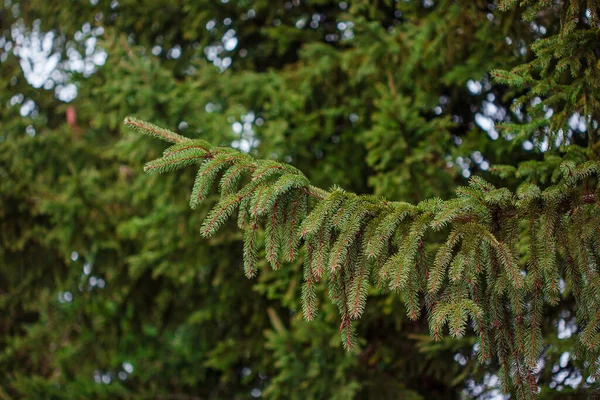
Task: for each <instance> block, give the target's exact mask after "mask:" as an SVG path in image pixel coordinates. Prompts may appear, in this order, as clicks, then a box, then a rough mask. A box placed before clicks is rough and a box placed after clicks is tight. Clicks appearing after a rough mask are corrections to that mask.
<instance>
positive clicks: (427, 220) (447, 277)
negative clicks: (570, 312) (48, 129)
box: [125, 1, 600, 399]
mask: <svg viewBox="0 0 600 400" xmlns="http://www.w3.org/2000/svg"><path fill="white" fill-rule="evenodd" d="M516 3H517V2H516V1H504V2H502V3H501V4H500V9H502V10H504V11H506V10H511V9H512V8H514V7H515V5H516ZM523 3H524V4H523V5H525V6H527V10H526V12H525V13H524V14H523V18H524V19H525V20H528V21H534V20H536V19H537V18H538V17H539V15H540V14H543V13H545V12H546V11H547V10H548V9H552V8H554V7H555V6H554V5H553V4H551V3H548V2H543V1H541V2H533V1H532V2H528V1H526V2H523ZM560 12H561V26H560V30H559V31H558V32H556V33H555V34H554V35H551V36H549V37H546V38H543V39H538V40H536V41H535V42H534V43H533V44H532V46H531V48H532V50H533V51H534V57H533V59H532V60H531V61H529V62H526V63H523V64H521V65H518V66H516V67H515V68H513V69H512V70H510V71H504V70H494V71H492V72H491V74H492V76H493V77H494V78H495V79H496V81H497V82H499V83H503V84H506V85H508V87H510V88H512V89H513V91H511V92H509V93H515V92H516V91H520V92H521V95H520V96H519V97H518V98H517V99H516V100H515V101H514V103H513V105H512V109H513V110H514V112H515V114H516V115H517V116H519V115H523V111H522V110H523V108H528V110H527V114H526V115H527V117H526V118H525V119H524V120H523V119H522V118H521V119H519V118H517V121H514V122H507V123H504V124H503V125H502V133H503V134H504V135H505V137H508V138H509V140H510V141H511V143H512V144H513V145H522V144H523V143H524V142H526V141H527V142H528V143H530V144H533V146H535V147H536V148H538V149H540V150H541V152H542V153H543V158H542V159H533V160H525V161H521V162H519V163H518V164H517V165H497V166H494V168H493V172H495V173H496V174H497V175H498V176H500V177H501V178H509V177H515V178H517V179H518V180H519V183H518V185H517V189H516V190H514V191H511V190H509V189H507V188H506V187H498V186H496V185H493V184H492V183H490V182H489V181H487V180H485V179H483V178H481V177H479V176H473V177H472V178H471V179H470V180H469V183H468V185H466V186H461V187H458V188H457V189H456V197H455V198H453V199H448V200H442V199H439V198H430V199H425V200H422V201H420V202H418V203H409V202H404V201H390V200H387V199H386V198H383V197H380V196H375V195H359V194H355V193H352V192H348V191H346V190H344V189H342V188H341V187H338V186H333V187H332V188H331V189H329V190H323V189H321V188H319V187H317V186H314V185H312V184H311V182H310V180H309V179H308V178H307V177H306V176H305V175H304V174H303V173H302V172H301V170H299V169H298V168H295V167H294V166H292V165H290V164H286V163H283V162H278V161H274V160H261V159H256V158H253V157H252V156H251V155H249V154H247V153H246V152H241V151H238V150H234V149H231V148H229V147H218V146H213V145H211V144H210V143H208V142H206V141H204V140H201V139H188V138H186V137H184V136H181V135H179V134H176V133H174V132H172V131H169V130H167V129H163V128H160V127H157V126H155V125H152V124H150V123H148V122H143V121H140V120H137V119H135V118H126V119H125V125H128V126H129V127H131V128H133V129H135V130H137V131H139V132H141V133H144V134H148V135H151V136H155V137H158V138H160V139H162V140H164V141H167V142H170V143H172V146H170V147H169V148H167V149H166V150H165V151H164V153H163V156H162V157H161V158H158V159H156V160H154V161H152V162H149V163H148V164H146V166H145V168H144V169H145V171H146V172H148V173H150V174H154V173H164V172H170V171H174V170H177V169H180V168H184V167H188V166H194V165H197V166H198V170H197V174H196V179H195V181H194V185H193V189H192V191H191V197H190V207H191V208H196V207H197V206H198V204H199V203H200V202H201V201H204V200H206V199H207V198H208V196H209V195H210V193H211V192H212V190H213V188H214V187H218V191H219V193H220V199H219V201H218V202H217V203H216V204H215V205H214V206H213V208H212V209H211V211H210V212H209V213H208V214H207V215H206V217H205V219H204V222H203V223H202V226H201V228H200V234H201V235H202V236H203V237H205V238H209V237H212V236H213V235H214V234H215V233H216V232H217V231H218V230H219V229H220V228H221V227H223V226H224V225H225V224H227V221H228V219H229V218H230V217H232V216H233V215H235V214H237V225H238V227H239V228H240V229H242V230H243V231H244V245H243V257H244V272H245V274H246V276H247V277H249V278H252V277H255V276H256V275H257V273H258V260H259V258H260V256H261V255H262V256H264V258H265V259H266V261H267V262H268V264H270V266H271V267H272V268H273V269H274V270H279V269H280V268H282V264H284V263H290V262H293V261H294V260H296V259H297V258H298V257H300V256H301V257H303V265H304V267H303V271H304V272H303V283H302V311H303V315H304V318H305V319H307V320H309V321H311V320H313V319H315V316H316V315H317V313H318V303H319V301H320V300H321V299H320V298H319V296H318V295H317V288H318V287H319V286H326V288H327V293H328V297H329V299H330V301H332V302H333V304H335V306H336V307H337V309H338V312H339V316H340V321H341V323H340V326H339V330H340V333H341V340H342V344H343V345H344V347H345V348H346V349H348V350H353V349H354V348H355V346H356V333H355V330H354V324H355V322H354V321H356V320H358V319H360V317H361V316H362V314H363V312H364V310H365V305H366V303H367V298H368V294H369V287H370V286H375V287H377V288H378V289H381V290H388V291H392V292H395V293H397V294H398V295H399V296H400V297H401V299H402V301H403V303H404V305H405V307H406V313H407V316H408V318H410V319H411V320H415V319H418V318H419V317H420V316H421V314H422V313H423V312H424V311H425V313H426V318H427V320H428V324H429V329H430V334H431V336H432V337H433V338H434V339H436V340H440V339H441V338H442V336H443V335H444V334H445V333H446V330H447V332H448V334H449V335H451V336H453V337H457V338H460V337H462V336H463V335H465V333H466V332H467V331H473V332H474V334H475V335H476V336H477V344H476V347H477V354H478V357H479V360H480V362H481V363H489V362H490V361H492V360H493V362H494V363H496V362H497V364H498V366H499V368H498V373H499V375H500V376H501V379H502V389H503V391H504V392H505V393H512V394H514V395H516V397H517V398H520V399H521V398H522V399H526V398H534V397H536V395H537V394H538V393H539V392H540V388H539V387H538V383H537V381H538V374H539V372H540V370H541V368H542V366H543V365H542V364H543V357H542V355H543V349H544V339H543V334H542V328H543V326H542V325H543V315H544V309H545V308H547V307H548V306H556V305H557V304H559V302H561V300H562V299H564V298H567V297H571V296H572V297H573V299H574V302H575V303H574V304H575V308H576V310H577V316H576V324H577V326H578V328H579V330H580V335H579V337H578V341H577V345H576V348H575V349H574V353H575V357H576V358H577V359H579V360H582V361H583V365H584V366H585V371H584V373H585V375H584V378H585V379H586V381H587V382H593V381H595V380H598V379H600V361H599V360H600V310H599V309H598V305H599V304H600V297H599V296H600V278H599V276H598V273H599V272H598V267H597V263H598V259H599V257H600V231H599V230H598V227H599V226H600V212H599V210H598V195H599V194H600V192H599V190H600V189H599V188H598V172H599V169H600V164H599V162H598V145H597V141H596V140H597V139H596V136H597V131H598V124H599V121H600V119H599V118H600V103H599V101H598V98H599V96H600V76H599V73H600V59H599V54H600V48H599V47H598V45H599V43H600V26H599V22H598V21H599V18H600V14H599V11H598V6H597V4H596V3H595V2H594V1H581V2H580V1H573V2H565V3H564V4H562V5H561V6H560ZM389 84H390V88H391V89H392V90H393V91H394V92H395V91H396V90H397V89H396V88H395V87H394V84H393V80H392V78H390V81H389ZM394 94H395V93H394ZM398 112H400V113H401V112H402V111H398ZM573 118H575V119H577V118H581V119H582V123H583V124H584V130H585V131H586V135H584V136H583V135H582V136H581V137H575V134H574V133H573V131H572V130H571V129H570V124H572V123H573V122H572V121H573ZM436 128H437V129H440V128H441V129H443V127H439V126H438V127H436ZM580 141H583V142H585V143H583V144H582V143H578V142H580ZM410 178H411V179H415V177H414V176H410Z"/></svg>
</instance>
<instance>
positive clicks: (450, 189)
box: [0, 0, 598, 398]
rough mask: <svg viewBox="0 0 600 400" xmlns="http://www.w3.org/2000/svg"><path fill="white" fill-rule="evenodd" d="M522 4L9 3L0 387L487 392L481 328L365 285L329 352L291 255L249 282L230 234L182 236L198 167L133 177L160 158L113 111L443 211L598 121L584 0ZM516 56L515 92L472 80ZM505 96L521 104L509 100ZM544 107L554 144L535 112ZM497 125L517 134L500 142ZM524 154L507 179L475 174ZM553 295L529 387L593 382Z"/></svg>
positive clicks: (570, 309) (230, 230)
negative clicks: (350, 330)
mask: <svg viewBox="0 0 600 400" xmlns="http://www.w3.org/2000/svg"><path fill="white" fill-rule="evenodd" d="M531 3H532V4H529V5H528V8H519V7H511V8H509V10H508V11H504V12H500V11H499V10H497V5H496V4H494V3H493V2H487V1H481V2H479V1H476V2H473V1H469V2H450V1H440V2H430V1H423V2H392V1H381V2H377V3H374V4H370V2H361V1H356V2H337V1H335V2H328V1H318V2H309V3H308V4H307V3H304V2H297V1H285V2H284V1H276V2H273V1H254V2H227V1H226V2H223V1H222V2H212V1H193V2H192V1H189V2H188V1H180V2H176V3H173V2H162V1H152V2H145V4H144V7H140V6H139V4H138V2H134V1H119V2H117V1H113V2H110V3H108V2H103V1H99V2H98V1H90V2H78V3H70V4H69V7H65V6H64V4H62V2H48V1H37V0H33V1H27V2H15V1H5V2H4V5H3V8H2V11H1V18H0V25H1V31H2V35H1V38H0V45H1V46H0V62H1V64H0V65H1V68H2V76H3V77H7V79H3V80H2V89H1V90H0V100H1V101H2V104H4V105H6V107H3V108H2V109H0V113H1V118H2V121H3V123H2V126H3V129H2V139H1V140H2V145H1V147H0V149H1V151H0V174H1V175H2V180H1V181H0V191H1V192H2V197H1V201H2V206H1V207H0V209H1V210H2V212H1V214H0V224H1V226H0V232H1V233H0V234H1V235H2V242H1V243H2V246H0V256H1V257H2V267H1V269H0V274H1V276H2V279H1V280H0V282H1V283H0V296H1V297H0V301H1V302H2V304H3V305H4V309H6V310H8V312H6V313H4V314H3V316H2V324H1V325H0V326H1V328H0V329H1V332H2V339H1V343H2V354H1V356H0V365H1V366H2V367H1V368H2V370H3V371H4V372H5V373H3V374H2V377H1V378H0V379H1V380H0V382H1V383H0V387H2V388H3V389H2V392H1V393H0V394H1V395H3V396H4V397H8V396H12V397H22V396H25V397H36V396H37V397H48V396H53V397H58V398H60V397H73V396H81V397H84V396H87V397H89V396H95V397H114V396H121V397H126V396H129V395H134V396H140V397H142V396H165V397H167V396H178V395H181V396H183V395H185V396H190V397H193V396H196V397H213V398H221V397H226V398H227V397H248V395H251V396H255V397H256V396H261V395H262V396H266V397H272V398H289V397H298V398H306V397H314V398H322V397H335V398H354V397H365V398H366V397H370V396H374V395H375V394H377V396H378V397H383V396H386V395H387V396H388V397H390V398H398V397H401V398H410V397H413V398H420V397H422V398H436V397H438V398H450V397H460V396H461V395H468V396H479V397H482V398H485V397H489V396H492V395H494V394H495V393H496V390H497V380H498V379H497V375H496V373H497V371H498V365H497V364H496V362H494V361H491V362H489V363H487V364H480V363H478V362H477V356H476V350H475V348H474V344H475V343H476V340H477V339H476V337H474V336H473V335H471V334H468V335H466V336H464V337H462V338H460V339H453V338H444V339H443V340H442V341H441V342H433V341H432V340H431V339H430V337H429V330H428V327H427V321H426V320H423V319H421V320H418V321H415V322H413V321H411V320H410V319H409V318H408V317H407V316H406V315H407V314H406V309H405V306H404V304H403V302H402V299H401V298H400V297H399V296H397V295H390V294H387V293H380V292H376V291H374V292H373V293H372V294H371V296H370V298H369V303H370V306H369V309H368V310H367V311H366V312H365V314H364V316H363V317H362V319H361V321H360V323H359V324H357V326H356V329H357V337H358V338H359V351H358V352H357V353H347V352H346V351H345V350H344V349H343V347H342V344H341V342H340V340H339V334H338V326H339V325H338V323H339V317H338V311H337V309H336V307H335V306H334V305H332V304H329V303H328V302H322V303H323V304H322V306H321V308H320V312H319V315H318V317H317V318H316V320H315V321H313V322H310V323H307V322H305V321H304V320H303V318H302V306H301V300H300V299H301V291H302V289H301V282H302V279H303V270H302V262H301V260H298V261H296V262H294V263H292V264H291V265H288V266H286V267H285V268H281V270H280V271H277V272H273V271H270V270H269V269H268V268H264V267H266V264H267V262H266V261H265V259H264V257H260V261H259V263H262V265H259V271H260V273H259V274H258V277H257V278H256V279H255V280H252V281H250V280H247V279H246V278H245V277H244V275H243V262H242V239H243V238H242V234H241V233H239V232H238V230H237V228H236V226H235V221H233V222H232V223H231V224H230V225H227V227H226V228H225V229H223V230H222V231H220V232H219V233H218V234H217V235H216V236H214V237H213V238H212V239H211V240H210V241H203V240H200V238H199V236H198V227H200V226H201V220H202V219H203V217H204V215H205V214H206V213H207V212H208V208H204V207H205V206H200V211H199V212H191V211H189V210H188V204H187V201H186V197H189V195H190V194H191V192H190V191H191V188H192V185H193V182H194V172H193V171H190V170H187V171H185V172H183V173H179V174H172V175H168V176H161V177H155V176H151V177H148V176H146V175H144V174H142V173H141V168H142V164H143V163H144V162H145V161H147V160H148V159H151V158H156V157H158V156H159V154H160V153H161V152H162V150H163V148H162V146H161V145H160V143H154V142H151V141H148V140H145V139H141V138H139V137H138V136H139V135H137V134H135V133H132V132H130V131H128V130H127V129H123V127H122V126H121V121H122V119H123V117H124V116H125V115H135V116H137V117H139V118H141V119H145V120H151V121H152V122H153V123H155V124H157V125H160V126H165V127H169V128H171V129H173V130H179V131H180V132H182V133H183V134H185V135H187V136H189V137H193V138H201V139H204V140H207V141H208V142H210V143H213V144H217V145H222V146H229V145H233V147H236V148H238V149H240V150H243V151H245V152H249V153H250V154H252V155H253V156H257V157H260V158H268V159H274V160H281V161H285V162H287V163H291V164H293V165H294V166H295V167H296V168H298V169H299V170H301V171H303V172H304V173H305V174H306V176H307V177H308V178H309V179H310V181H311V182H312V183H313V184H314V185H316V186H319V187H324V188H327V187H330V186H331V185H332V184H337V185H340V186H341V187H343V188H344V189H346V190H349V191H352V192H356V193H359V194H365V193H374V194H376V195H385V196H386V197H388V198H390V199H394V200H398V201H409V202H411V203H417V202H419V201H421V200H423V199H427V198H430V197H432V196H438V197H441V198H444V199H448V198H452V197H454V194H455V190H456V188H457V186H459V185H464V184H466V182H467V180H466V178H467V177H469V176H470V175H472V174H478V175H481V176H484V177H485V178H486V179H488V180H490V181H491V182H492V183H494V184H497V185H499V186H500V185H501V186H508V187H509V188H511V189H516V187H517V185H518V184H519V183H520V182H521V180H522V178H523V176H532V178H531V179H532V180H533V181H535V182H537V183H539V184H541V185H547V184H548V182H549V180H550V177H551V175H552V174H553V172H554V171H555V169H556V167H557V166H558V165H559V164H560V162H562V159H559V158H552V157H555V156H556V153H557V152H556V151H555V147H558V146H559V145H560V144H564V143H567V142H569V143H578V144H582V145H587V144H588V143H589V142H590V140H589V138H590V137H593V136H592V134H593V133H592V131H593V130H594V129H597V122H596V125H594V123H595V122H594V121H597V119H598V117H597V114H594V112H593V111H595V110H596V112H597V110H598V108H597V106H596V105H595V103H594V101H595V100H594V99H597V98H598V97H597V95H596V96H595V97H594V93H595V94H597V93H598V92H597V91H598V88H597V82H598V80H597V79H596V75H595V74H597V71H598V66H597V64H594V63H593V61H594V60H595V61H596V63H597V59H595V58H594V57H597V56H596V54H597V52H598V50H597V43H598V41H597V40H596V41H594V39H595V38H596V39H597V37H598V27H597V23H596V22H594V21H595V20H593V19H592V16H595V15H596V9H595V8H594V2H593V1H591V2H587V3H586V2H581V3H578V2H573V3H572V4H574V5H577V4H580V6H579V7H578V8H577V7H570V8H569V7H563V4H554V5H551V6H546V8H540V7H538V3H534V2H531ZM588 3H589V4H588ZM539 4H540V5H545V2H540V3H539ZM569 4H571V3H569ZM562 10H565V15H566V16H563V25H562V26H561V25H560V24H559V17H560V15H561V11H562ZM523 12H527V13H528V14H527V15H525V16H526V17H528V18H529V20H525V19H524V18H523ZM576 17H578V18H576ZM575 20H577V22H576V23H575V24H572V23H571V22H570V21H575ZM561 29H562V31H561ZM573 35H575V37H573ZM541 38H549V39H548V40H546V41H538V42H535V43H536V44H538V45H537V47H536V50H538V57H536V58H534V55H533V52H532V48H531V47H529V44H530V43H532V42H533V41H534V40H536V39H541ZM557 40H558V41H559V43H556V41H557ZM544 43H546V45H544ZM569 46H570V47H569ZM573 46H574V47H575V48H573ZM553 49H554V50H556V49H562V50H561V52H559V53H553ZM582 51H584V53H583V54H584V55H583V56H582V55H581V54H582ZM568 56H571V57H574V58H571V59H568V58H567V57H568ZM544 57H546V58H544ZM564 60H567V61H564ZM574 61H579V62H580V63H581V66H580V67H577V64H575V66H574V68H575V70H573V69H571V71H568V72H570V73H571V76H573V77H569V75H568V74H567V73H565V72H564V68H563V67H564V66H565V65H568V66H572V65H573V62H574ZM527 62H533V64H525V63H527ZM536 63H537V64H536ZM519 65H530V67H527V68H524V69H521V70H516V71H514V72H512V73H511V74H510V75H509V74H508V73H499V74H497V75H498V76H499V77H500V79H501V80H502V79H504V80H505V81H507V82H509V83H511V84H512V86H507V85H504V84H502V82H500V83H498V82H496V83H495V82H494V81H493V80H492V79H491V77H490V75H489V72H490V71H491V70H493V69H503V70H511V69H512V68H513V67H516V66H519ZM538 66H539V67H538ZM540 68H542V69H541V71H542V73H541V74H540V73H539V71H540ZM544 68H545V70H544ZM577 68H579V69H577ZM530 71H534V72H533V73H531V72H530ZM553 74H554V75H553ZM581 74H583V75H581ZM548 79H551V80H550V82H551V84H547V82H548ZM516 83H522V86H521V87H518V86H515V84H516ZM532 86H533V87H535V88H536V89H535V90H531V87H532ZM569 88H579V91H577V90H573V91H569V92H567V93H566V94H564V93H565V91H566V90H569ZM561 93H562V94H561ZM584 93H585V94H586V96H585V97H584V99H585V101H582V102H581V104H582V105H583V106H582V108H580V109H579V108H574V107H573V105H574V104H577V101H578V100H580V99H582V98H583V97H582V95H583V94H584ZM75 95H76V96H75ZM521 95H526V96H531V97H526V98H524V101H523V102H522V103H523V104H522V106H521V107H520V108H519V109H511V108H510V106H511V105H512V104H513V102H514V99H516V98H518V97H519V96H521ZM553 96H554V97H553ZM565 99H566V100H565ZM541 100H544V101H543V102H542V101H541ZM66 102H68V103H70V106H71V107H73V109H74V110H76V114H77V122H76V125H74V124H73V123H71V124H69V122H68V121H67V119H66V118H65V113H66V109H67V106H66V104H65V103H66ZM550 109H552V111H550ZM575 111H577V112H578V113H579V114H574V113H575ZM550 112H552V113H554V114H553V118H550V119H549V121H551V123H552V124H555V123H556V124H557V125H551V127H550V128H548V129H551V131H552V132H559V128H560V127H562V128H563V130H562V139H561V140H562V142H556V143H557V146H554V143H555V140H556V139H558V136H548V135H544V134H543V132H544V130H543V126H542V124H541V123H539V121H540V118H539V115H545V114H547V113H550ZM561 115H562V119H560V118H558V116H561ZM586 118H588V119H587V121H586ZM501 121H510V122H519V123H522V122H529V123H528V124H520V125H519V126H520V128H519V132H522V134H520V135H518V136H516V137H515V133H516V132H517V129H516V128H515V127H513V126H511V128H512V129H510V130H507V131H506V133H504V132H503V134H501V133H499V132H498V130H497V127H496V126H495V123H496V122H501ZM557 121H558V122H557ZM536 123H537V125H536ZM534 130H535V131H536V132H540V133H538V134H532V132H533V131H534ZM550 139H551V140H550ZM591 143H592V145H593V143H594V142H591ZM592 148H593V147H592ZM540 150H545V152H544V151H540ZM548 150H552V151H548ZM545 154H546V155H545ZM549 154H552V155H553V156H550V155H549ZM586 157H587V156H586ZM521 161H529V164H521V165H524V167H521V168H520V169H519V170H518V171H519V172H518V174H519V175H518V176H517V177H516V178H518V179H516V178H515V177H509V178H508V182H507V181H505V180H503V181H500V180H499V179H498V178H495V177H492V176H489V174H488V173H487V171H488V170H489V168H490V166H491V165H500V164H510V165H519V163H520V162H521ZM542 161H543V162H542ZM527 166H529V169H530V170H532V171H533V172H534V173H536V174H537V175H530V174H529V172H528V171H527V169H526V168H527ZM522 168H525V169H522ZM503 171H504V172H506V175H507V176H508V175H510V174H509V172H510V169H504V170H503ZM592 187H595V186H592ZM216 199H217V197H214V198H212V197H211V198H210V199H209V200H216ZM440 239H441V238H440ZM561 268H562V267H561ZM250 292H254V293H252V294H250ZM561 296H562V299H561V301H560V302H558V303H557V304H556V305H553V306H551V305H546V306H545V308H544V314H543V320H542V321H540V330H541V334H542V335H543V338H544V343H545V346H546V347H544V352H543V358H544V363H543V365H542V367H541V370H540V371H539V373H538V374H537V376H538V378H539V384H540V386H541V387H542V392H541V396H540V397H543V396H548V397H549V398H551V397H553V396H555V395H556V391H558V390H561V392H562V393H561V394H565V393H573V395H574V396H575V395H576V394H577V393H580V392H584V393H585V392H587V391H589V388H588V385H590V384H592V383H593V381H592V380H590V381H587V382H584V381H582V375H581V373H582V371H583V370H584V367H585V366H584V363H583V361H582V360H574V359H573V358H572V357H570V356H569V354H568V353H567V352H572V351H573V349H574V348H575V344H576V343H577V338H576V334H577V333H579V327H578V326H577V325H576V324H575V323H574V315H575V307H574V304H575V299H574V296H573V293H572V292H571V291H570V290H565V291H564V292H563V293H562V294H561ZM557 326H558V327H559V329H558V330H557ZM587 367H588V369H589V368H590V366H589V365H588V366H587Z"/></svg>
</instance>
